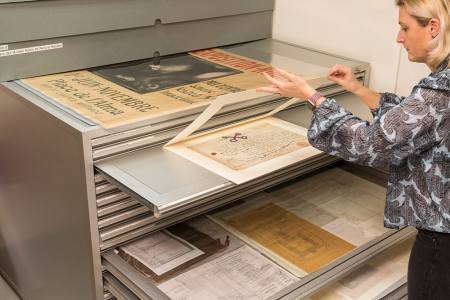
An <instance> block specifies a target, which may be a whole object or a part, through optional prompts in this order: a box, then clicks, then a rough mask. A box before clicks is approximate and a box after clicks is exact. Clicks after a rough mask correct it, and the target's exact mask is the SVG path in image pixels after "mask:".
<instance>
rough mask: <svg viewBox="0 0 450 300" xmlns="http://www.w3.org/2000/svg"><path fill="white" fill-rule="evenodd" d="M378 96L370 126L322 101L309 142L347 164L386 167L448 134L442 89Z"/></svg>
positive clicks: (446, 99)
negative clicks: (376, 109)
mask: <svg viewBox="0 0 450 300" xmlns="http://www.w3.org/2000/svg"><path fill="white" fill-rule="evenodd" d="M382 98H383V99H384V101H382V103H381V104H382V105H381V106H380V108H379V111H378V112H376V116H377V117H376V118H374V121H373V123H372V124H369V123H368V122H366V121H363V120H361V119H359V118H358V117H356V116H354V115H353V114H351V113H350V112H348V111H346V110H345V109H344V108H342V107H341V106H339V105H338V104H337V103H336V101H335V100H333V99H326V100H325V101H324V102H323V103H322V104H321V105H320V106H319V107H318V108H317V109H316V110H315V112H314V114H313V117H312V120H311V125H310V128H309V130H308V139H309V141H310V143H311V144H312V145H313V146H314V147H316V148H317V149H319V150H322V151H324V152H326V153H329V154H332V155H336V156H339V157H341V158H343V159H344V160H347V161H352V162H356V163H359V164H363V165H369V166H386V165H389V164H399V163H401V161H402V160H404V159H405V158H406V157H408V156H410V155H413V154H419V153H421V152H422V151H425V150H427V149H429V148H431V147H432V146H433V145H435V144H436V143H438V142H439V141H440V140H442V138H443V136H445V135H446V134H447V132H448V131H449V130H450V113H449V97H448V95H447V94H446V93H445V92H443V91H439V90H432V89H425V88H417V89H415V91H413V94H412V95H411V96H409V97H407V98H405V99H403V100H401V99H400V98H398V97H396V98H394V97H392V96H389V95H386V94H385V95H384V96H382ZM384 110H386V111H384Z"/></svg>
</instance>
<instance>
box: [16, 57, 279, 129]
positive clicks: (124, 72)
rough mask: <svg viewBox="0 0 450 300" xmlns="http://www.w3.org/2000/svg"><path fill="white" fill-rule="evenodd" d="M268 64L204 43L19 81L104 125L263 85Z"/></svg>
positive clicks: (167, 111) (128, 121) (182, 107)
mask: <svg viewBox="0 0 450 300" xmlns="http://www.w3.org/2000/svg"><path fill="white" fill-rule="evenodd" d="M263 72H267V73H269V74H270V73H272V72H273V71H272V67H271V66H270V65H269V64H266V63H263V62H261V61H257V60H253V59H250V58H248V57H243V56H240V55H237V54H233V53H230V52H227V51H224V50H220V49H207V50H200V51H195V52H191V53H189V54H179V55H172V56H165V57H161V58H154V59H149V60H143V61H138V62H130V63H124V64H119V65H113V66H109V67H101V68H95V69H90V70H82V71H75V72H68V73H62V74H56V75H49V76H42V77H35V78H29V79H23V80H22V81H21V82H22V84H23V85H24V86H25V87H27V88H29V89H32V90H34V91H35V92H37V93H38V94H41V95H42V96H44V98H46V99H47V100H48V101H51V102H53V103H55V104H57V105H60V106H61V107H63V108H65V109H66V110H68V111H70V112H72V113H74V114H75V115H77V114H78V115H81V116H82V117H83V118H86V119H88V120H91V121H93V122H94V123H97V124H99V125H101V126H103V127H105V128H111V127H115V126H120V125H124V124H129V123H133V122H136V121H140V120H144V119H148V118H153V117H159V116H163V115H166V114H170V113H175V112H179V111H182V110H185V109H189V108H195V107H198V106H204V105H206V104H207V103H208V102H210V101H211V100H212V99H215V98H216V97H217V96H219V95H224V94H229V93H236V92H240V91H245V90H248V89H254V88H256V87H259V86H264V85H267V80H266V79H265V78H264V76H263V75H262V73H263Z"/></svg>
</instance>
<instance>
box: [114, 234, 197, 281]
mask: <svg viewBox="0 0 450 300" xmlns="http://www.w3.org/2000/svg"><path fill="white" fill-rule="evenodd" d="M120 250H122V251H123V252H125V253H126V254H127V255H129V256H131V257H133V258H134V259H136V260H138V261H139V262H140V263H141V264H143V265H144V266H146V267H147V268H148V269H150V270H152V271H153V272H154V273H155V274H156V275H162V274H164V273H166V272H169V271H170V270H172V269H174V268H176V267H178V266H180V265H182V264H184V263H186V262H188V261H190V260H192V259H194V258H196V257H198V256H200V255H202V254H204V252H203V251H201V250H200V249H198V248H197V247H195V246H194V245H192V244H190V243H188V242H187V241H185V240H182V239H180V238H178V237H176V236H174V235H172V234H170V233H169V232H167V231H160V232H157V233H154V234H152V235H150V236H148V237H146V238H144V239H140V240H137V241H135V242H132V243H129V244H127V245H125V246H122V247H120Z"/></svg>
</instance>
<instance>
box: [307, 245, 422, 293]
mask: <svg viewBox="0 0 450 300" xmlns="http://www.w3.org/2000/svg"><path fill="white" fill-rule="evenodd" d="M413 243H414V239H413V238H412V239H408V240H406V241H404V242H402V243H401V244H399V245H396V246H393V247H392V248H390V249H388V250H385V251H383V253H380V254H378V255H377V256H375V257H374V258H372V259H370V260H369V261H368V262H367V263H365V264H364V265H363V266H362V267H360V268H358V269H357V270H356V271H354V272H352V273H351V274H350V275H347V276H345V277H344V278H342V279H340V280H338V281H337V282H335V283H332V284H331V285H329V286H327V287H325V288H323V289H321V290H320V291H319V292H318V293H316V294H314V295H313V296H311V297H310V299H311V300H319V299H320V300H341V299H342V300H354V299H355V300H356V299H367V300H372V299H373V300H375V299H381V298H383V297H385V296H386V295H388V294H389V293H390V292H392V291H394V290H396V289H397V288H399V287H400V286H402V285H403V284H404V283H406V280H407V279H406V276H407V272H408V260H409V255H410V252H411V248H412V245H413Z"/></svg>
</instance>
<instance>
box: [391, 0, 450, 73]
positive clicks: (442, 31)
mask: <svg viewBox="0 0 450 300" xmlns="http://www.w3.org/2000/svg"><path fill="white" fill-rule="evenodd" d="M395 4H396V5H397V6H399V7H405V8H406V11H407V12H408V13H409V14H410V15H411V16H413V17H414V18H415V19H416V20H417V22H418V23H419V24H420V25H421V26H423V27H425V26H427V25H428V23H429V22H430V20H431V19H432V18H436V19H439V21H440V28H439V33H438V35H437V36H436V38H435V39H433V41H432V42H431V43H430V48H429V50H430V52H429V54H428V60H427V64H428V65H429V66H430V67H431V69H432V70H433V71H434V70H436V68H437V67H438V66H439V64H441V63H442V62H443V61H444V60H445V59H446V58H447V57H448V56H449V54H450V0H395ZM448 66H449V67H450V62H449V64H448Z"/></svg>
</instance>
